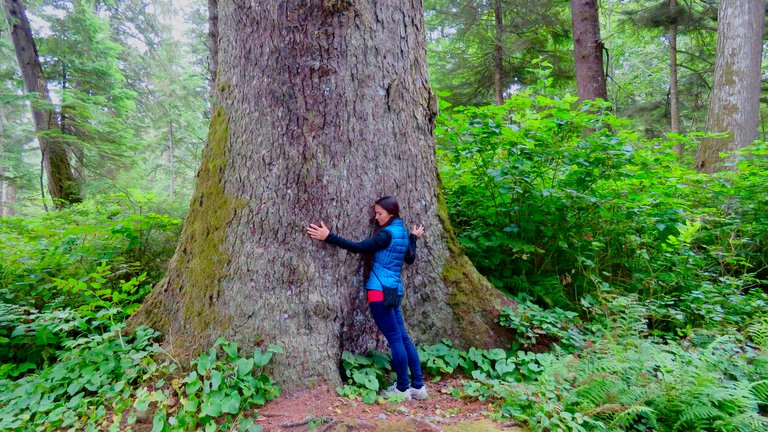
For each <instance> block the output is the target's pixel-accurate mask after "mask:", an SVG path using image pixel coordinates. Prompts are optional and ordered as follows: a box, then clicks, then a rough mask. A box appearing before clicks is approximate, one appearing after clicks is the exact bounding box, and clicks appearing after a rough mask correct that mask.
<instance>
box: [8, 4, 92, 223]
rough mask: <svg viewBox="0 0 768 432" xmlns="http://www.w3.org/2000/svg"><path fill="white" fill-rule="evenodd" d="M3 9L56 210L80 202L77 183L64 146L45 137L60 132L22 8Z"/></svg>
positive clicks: (18, 5) (54, 138) (21, 5)
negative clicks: (6, 15) (32, 98)
mask: <svg viewBox="0 0 768 432" xmlns="http://www.w3.org/2000/svg"><path fill="white" fill-rule="evenodd" d="M5 9H6V12H7V13H8V17H9V21H10V22H9V24H10V25H11V38H12V39H13V46H14V49H15V51H16V58H17V59H18V61H19V68H20V69H21V74H22V77H23V78H24V85H25V86H26V89H27V92H28V93H32V94H35V95H36V99H35V100H33V101H32V104H31V106H32V116H33V118H34V120H35V129H36V130H37V133H38V137H37V139H38V141H39V142H40V152H41V153H42V156H43V165H44V167H45V173H46V175H47V176H48V192H49V193H50V195H51V198H52V199H53V201H54V204H55V206H56V207H57V208H62V207H65V206H66V205H68V204H70V203H76V202H80V200H81V198H80V184H79V183H78V182H77V181H76V180H75V177H74V176H73V174H72V168H71V165H70V163H69V157H68V156H67V151H66V147H65V145H64V143H63V142H62V141H61V139H58V138H56V137H55V136H52V135H49V134H46V132H50V131H58V130H59V129H60V127H59V122H58V119H57V118H56V113H55V112H54V110H53V108H52V106H53V104H52V102H51V98H50V96H49V95H48V87H47V83H46V81H45V78H44V76H43V69H42V67H41V66H40V60H39V58H38V54H37V47H36V46H35V41H34V39H33V37H32V29H31V28H30V25H29V20H28V19H27V16H26V9H25V7H24V4H23V3H22V2H21V1H20V0H5Z"/></svg>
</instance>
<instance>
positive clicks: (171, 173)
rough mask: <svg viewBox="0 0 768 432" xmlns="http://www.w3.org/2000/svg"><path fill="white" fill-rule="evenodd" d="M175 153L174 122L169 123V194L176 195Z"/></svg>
mask: <svg viewBox="0 0 768 432" xmlns="http://www.w3.org/2000/svg"><path fill="white" fill-rule="evenodd" d="M174 157H175V156H174V155H173V122H170V123H168V171H169V173H168V174H169V177H170V182H169V183H170V184H169V185H168V195H169V196H174V195H175V194H176V173H175V172H174V166H173V162H174Z"/></svg>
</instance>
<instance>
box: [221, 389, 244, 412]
mask: <svg viewBox="0 0 768 432" xmlns="http://www.w3.org/2000/svg"><path fill="white" fill-rule="evenodd" d="M221 410H222V411H224V412H225V413H230V414H237V413H238V412H240V395H239V394H237V393H236V392H232V393H230V394H228V395H227V396H225V397H224V400H222V401H221Z"/></svg>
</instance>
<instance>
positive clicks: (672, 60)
mask: <svg viewBox="0 0 768 432" xmlns="http://www.w3.org/2000/svg"><path fill="white" fill-rule="evenodd" d="M669 8H670V10H671V13H670V15H671V19H672V22H670V24H669V120H670V128H669V130H670V132H672V133H675V134H679V133H680V97H679V95H678V93H677V0H670V1H669ZM675 152H676V153H677V158H678V159H682V158H683V153H684V152H685V148H684V147H683V144H682V143H678V144H675Z"/></svg>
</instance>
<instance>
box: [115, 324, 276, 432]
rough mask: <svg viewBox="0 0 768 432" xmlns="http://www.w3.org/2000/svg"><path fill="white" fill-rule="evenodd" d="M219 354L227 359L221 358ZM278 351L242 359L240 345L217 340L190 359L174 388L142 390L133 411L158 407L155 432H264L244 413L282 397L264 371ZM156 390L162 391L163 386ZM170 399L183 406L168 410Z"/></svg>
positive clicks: (132, 418) (259, 351)
mask: <svg viewBox="0 0 768 432" xmlns="http://www.w3.org/2000/svg"><path fill="white" fill-rule="evenodd" d="M217 347H218V349H217ZM220 352H221V353H223V355H224V357H222V358H219V353H220ZM280 353H283V349H282V347H280V346H278V345H270V346H269V347H267V348H266V349H257V350H255V351H254V353H253V355H252V356H246V357H241V356H240V354H239V352H238V346H237V344H236V343H234V342H227V341H226V340H224V339H223V338H219V339H218V340H217V341H216V343H215V344H214V347H213V348H211V349H210V350H208V351H207V352H203V353H201V354H200V356H199V357H198V358H197V359H195V360H193V361H192V364H191V367H192V371H191V372H190V373H189V374H188V375H186V376H185V377H184V378H183V379H175V380H173V381H172V383H171V387H172V390H170V391H166V390H162V389H161V390H153V391H150V390H149V389H147V388H146V387H142V388H140V389H139V390H138V391H137V392H136V399H135V402H134V407H135V408H136V410H137V411H139V412H145V411H147V410H148V409H149V407H150V404H152V403H153V402H154V403H155V404H156V408H155V411H154V416H153V429H152V430H153V431H155V432H163V431H191V430H198V429H199V428H204V429H205V430H206V431H217V430H230V429H231V428H232V427H233V426H235V425H237V428H238V430H243V431H260V430H261V427H260V426H257V425H255V424H254V423H253V420H251V419H248V418H242V414H243V412H244V410H247V409H249V408H251V407H253V406H261V405H264V404H265V403H266V402H267V401H270V400H272V399H274V398H276V397H278V396H280V388H279V387H278V386H277V385H276V384H275V383H274V382H273V381H272V379H271V378H270V377H269V376H268V375H267V374H266V373H265V372H264V368H265V367H266V366H267V364H268V363H269V361H270V360H271V359H272V356H273V354H280ZM154 387H156V388H157V387H162V383H160V384H155V385H154ZM171 396H174V397H177V398H178V401H179V403H177V404H175V405H174V406H169V405H168V403H167V402H168V401H169V400H170V398H171ZM135 421H136V416H135V415H131V416H129V417H128V419H127V422H128V424H129V425H131V424H133V423H134V422H135Z"/></svg>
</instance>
